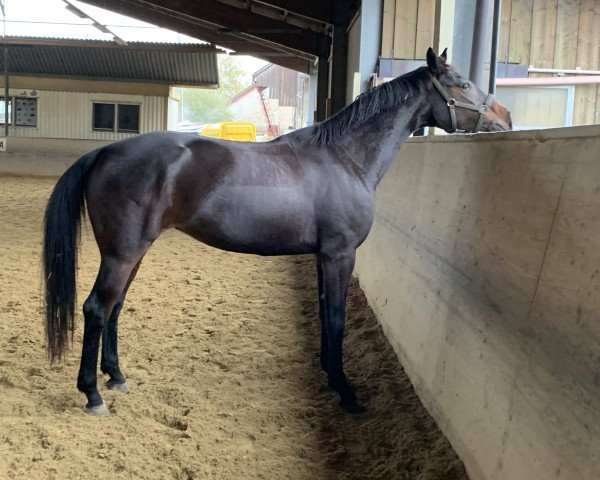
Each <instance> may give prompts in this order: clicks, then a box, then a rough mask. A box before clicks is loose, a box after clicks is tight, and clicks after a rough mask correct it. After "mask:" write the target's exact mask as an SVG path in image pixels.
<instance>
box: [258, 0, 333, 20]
mask: <svg viewBox="0 0 600 480" xmlns="http://www.w3.org/2000/svg"><path fill="white" fill-rule="evenodd" d="M256 3H262V4H264V5H269V6H271V7H274V8H281V9H282V10H287V11H288V12H292V13H295V14H297V15H302V16H303V17H307V18H312V19H313V20H318V21H319V22H323V23H330V24H331V23H333V16H332V11H333V7H332V4H333V1H332V0H256Z"/></svg>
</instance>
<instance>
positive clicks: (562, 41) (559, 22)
mask: <svg viewBox="0 0 600 480" xmlns="http://www.w3.org/2000/svg"><path fill="white" fill-rule="evenodd" d="M498 62H509V63H521V64H525V65H533V66H534V67H537V68H564V69H574V68H576V67H579V68H581V69H584V70H600V0H504V1H503V2H502V19H501V31H500V47H499V50H498ZM532 76H533V75H532ZM536 76H547V75H541V74H538V75H536ZM590 123H600V88H598V85H579V86H577V87H576V89H575V105H574V112H573V124H574V125H585V124H590Z"/></svg>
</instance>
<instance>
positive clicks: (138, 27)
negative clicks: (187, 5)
mask: <svg viewBox="0 0 600 480" xmlns="http://www.w3.org/2000/svg"><path fill="white" fill-rule="evenodd" d="M190 1H193V0H190ZM71 3H73V5H75V6H76V7H77V8H79V9H80V10H82V11H84V12H85V13H87V14H88V15H89V16H90V17H92V18H93V19H94V20H96V21H97V22H98V23H100V24H103V25H106V26H107V27H108V28H109V29H110V30H111V31H112V32H114V33H115V34H116V35H118V36H119V37H121V38H122V39H123V40H125V41H128V40H129V41H141V42H143V41H149V42H175V43H186V42H189V43H197V42H198V40H196V39H193V38H191V37H188V36H187V35H182V34H179V33H176V32H172V31H170V30H165V29H164V28H159V27H155V26H153V25H150V24H148V23H144V22H140V21H138V20H134V19H133V18H129V17H125V16H123V15H119V14H116V13H113V12H109V11H108V10H103V9H101V8H96V7H93V6H91V5H88V4H86V3H81V2H78V1H76V0H73V1H72V2H71ZM4 5H5V12H6V22H3V25H2V26H1V28H2V32H4V28H6V35H10V36H14V35H18V36H35V37H58V38H85V39H95V40H112V36H111V35H110V34H107V33H103V32H101V31H100V30H98V29H97V28H95V27H93V26H91V23H92V22H91V20H88V19H83V18H79V17H78V16H77V15H75V14H73V13H71V12H70V11H68V10H67V9H66V8H65V3H64V2H63V1H62V0H4ZM0 17H1V12H0ZM2 32H0V33H2ZM236 59H239V62H240V65H241V66H242V68H244V69H245V70H246V71H247V72H248V73H252V72H254V71H256V70H258V69H259V68H261V67H262V66H264V65H265V64H266V62H264V61H262V60H258V59H256V58H253V57H247V56H236Z"/></svg>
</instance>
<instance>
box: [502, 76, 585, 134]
mask: <svg viewBox="0 0 600 480" xmlns="http://www.w3.org/2000/svg"><path fill="white" fill-rule="evenodd" d="M574 96H575V87H573V86H569V85H564V86H563V85H561V86H552V87H540V86H514V87H513V86H511V87H508V86H499V87H498V88H497V90H496V97H498V100H500V101H501V102H502V103H503V104H504V105H505V106H506V108H508V109H509V110H510V112H511V116H512V121H513V128H514V129H515V130H529V129H538V128H552V127H570V126H571V125H572V124H573V104H574Z"/></svg>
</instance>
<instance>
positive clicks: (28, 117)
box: [15, 97, 37, 127]
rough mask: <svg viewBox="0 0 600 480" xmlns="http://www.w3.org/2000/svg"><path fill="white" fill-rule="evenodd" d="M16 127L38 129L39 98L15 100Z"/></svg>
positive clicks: (18, 98)
mask: <svg viewBox="0 0 600 480" xmlns="http://www.w3.org/2000/svg"><path fill="white" fill-rule="evenodd" d="M15 125H17V126H18V127H37V98H22V97H17V98H15Z"/></svg>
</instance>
